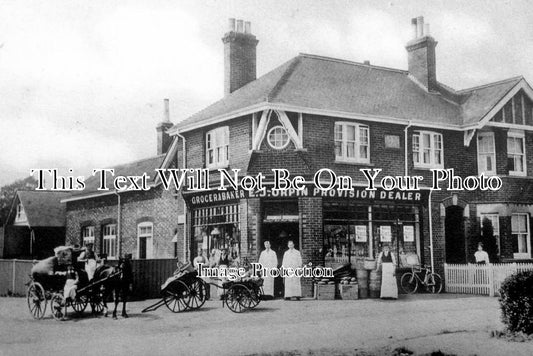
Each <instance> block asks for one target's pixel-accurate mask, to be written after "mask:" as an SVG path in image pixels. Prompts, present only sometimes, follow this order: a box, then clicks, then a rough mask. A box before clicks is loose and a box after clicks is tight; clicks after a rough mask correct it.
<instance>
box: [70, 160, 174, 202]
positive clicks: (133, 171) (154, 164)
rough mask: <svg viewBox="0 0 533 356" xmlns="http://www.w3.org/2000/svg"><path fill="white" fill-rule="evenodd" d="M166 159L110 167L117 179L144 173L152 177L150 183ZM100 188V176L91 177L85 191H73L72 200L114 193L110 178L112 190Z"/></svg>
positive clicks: (86, 183)
mask: <svg viewBox="0 0 533 356" xmlns="http://www.w3.org/2000/svg"><path fill="white" fill-rule="evenodd" d="M164 159H165V154H162V155H158V156H154V157H149V158H144V159H141V160H137V161H134V162H129V163H125V164H119V165H116V166H114V167H109V168H112V169H114V170H115V177H116V176H140V175H142V174H144V173H146V174H147V175H149V176H150V181H151V182H153V180H154V179H155V177H156V174H155V169H157V168H160V167H161V164H162V163H163V160H164ZM99 186H100V176H99V175H98V174H97V175H96V176H91V177H90V178H88V179H87V180H85V189H83V190H78V191H73V192H72V196H71V198H76V199H80V198H84V197H87V198H88V197H89V196H91V197H92V196H95V195H104V194H109V192H113V189H112V188H113V182H112V180H110V179H109V178H108V181H107V186H108V188H110V190H97V189H98V187H99Z"/></svg>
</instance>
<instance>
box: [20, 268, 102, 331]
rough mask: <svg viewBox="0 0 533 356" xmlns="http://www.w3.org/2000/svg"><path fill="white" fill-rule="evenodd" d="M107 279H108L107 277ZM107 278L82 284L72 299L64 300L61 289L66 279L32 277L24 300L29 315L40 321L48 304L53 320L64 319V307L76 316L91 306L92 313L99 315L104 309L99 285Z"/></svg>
mask: <svg viewBox="0 0 533 356" xmlns="http://www.w3.org/2000/svg"><path fill="white" fill-rule="evenodd" d="M107 278H109V277H107ZM107 278H105V279H102V280H97V281H92V282H91V283H88V282H87V283H86V284H85V285H83V284H82V287H81V288H79V289H77V291H76V296H75V298H74V299H71V298H68V299H67V300H65V299H64V295H63V288H64V286H65V280H66V278H65V277H64V276H61V275H51V276H41V277H35V276H34V277H32V280H31V281H30V283H29V285H28V290H27V293H26V299H27V302H28V308H29V310H30V313H31V314H32V315H33V317H34V318H35V319H42V318H44V316H45V313H46V309H47V305H48V302H49V303H50V310H51V313H52V316H53V317H54V318H55V319H58V320H59V319H63V318H64V317H65V312H64V306H65V303H66V304H67V306H70V307H72V309H74V311H75V312H76V313H77V314H82V313H83V312H84V311H85V309H86V308H87V305H90V306H91V310H92V311H93V312H94V313H100V312H102V311H103V309H104V303H103V295H102V291H101V290H100V287H101V285H102V284H103V283H104V282H105V280H107Z"/></svg>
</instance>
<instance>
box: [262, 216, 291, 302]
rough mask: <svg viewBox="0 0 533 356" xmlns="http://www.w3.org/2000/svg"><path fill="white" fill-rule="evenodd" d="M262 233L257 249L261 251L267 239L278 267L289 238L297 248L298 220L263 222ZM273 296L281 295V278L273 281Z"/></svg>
mask: <svg viewBox="0 0 533 356" xmlns="http://www.w3.org/2000/svg"><path fill="white" fill-rule="evenodd" d="M262 230H263V233H262V238H261V241H260V244H261V245H260V248H259V250H260V251H262V250H263V249H264V247H263V241H265V240H269V241H270V245H271V248H272V250H273V251H275V252H276V255H277V257H278V267H279V266H281V262H282V261H283V254H284V253H285V251H287V249H288V247H287V243H288V242H289V240H292V241H294V248H295V249H297V250H299V249H300V248H299V247H300V246H299V240H300V239H299V230H300V225H299V223H298V222H278V223H263V229H262ZM274 297H275V298H278V297H283V279H282V278H281V277H278V278H276V280H275V282H274Z"/></svg>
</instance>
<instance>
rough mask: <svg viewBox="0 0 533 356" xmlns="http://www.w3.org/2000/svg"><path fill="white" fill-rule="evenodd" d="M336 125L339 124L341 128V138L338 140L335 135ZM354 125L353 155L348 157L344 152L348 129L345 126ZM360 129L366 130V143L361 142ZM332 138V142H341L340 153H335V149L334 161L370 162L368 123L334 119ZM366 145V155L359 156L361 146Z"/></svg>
mask: <svg viewBox="0 0 533 356" xmlns="http://www.w3.org/2000/svg"><path fill="white" fill-rule="evenodd" d="M337 126H340V127H341V128H342V138H341V139H340V140H337V138H336V137H335V130H336V129H337ZM349 126H351V127H355V140H354V141H353V142H354V143H355V157H348V155H347V153H346V151H347V150H346V145H347V143H348V139H347V137H348V135H347V134H348V131H347V128H348V127H349ZM361 130H366V136H367V142H366V144H362V143H361ZM333 140H334V143H337V142H340V143H341V155H340V156H338V155H337V150H336V149H335V148H334V149H335V161H336V162H340V163H363V164H364V163H370V127H369V126H368V125H364V124H359V123H356V122H350V121H336V122H335V127H334V133H333ZM362 146H366V148H367V157H366V158H361V147H362Z"/></svg>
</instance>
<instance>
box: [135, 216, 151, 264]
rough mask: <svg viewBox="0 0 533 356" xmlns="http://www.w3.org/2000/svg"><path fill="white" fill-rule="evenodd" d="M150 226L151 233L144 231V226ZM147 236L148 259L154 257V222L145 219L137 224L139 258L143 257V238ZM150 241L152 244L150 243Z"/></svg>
mask: <svg viewBox="0 0 533 356" xmlns="http://www.w3.org/2000/svg"><path fill="white" fill-rule="evenodd" d="M146 227H149V228H150V233H142V232H141V229H142V228H146ZM142 237H145V238H146V259H147V260H148V259H153V258H154V223H152V222H150V221H145V222H142V223H139V224H138V225H137V258H141V248H140V247H141V238H142ZM148 243H150V244H148Z"/></svg>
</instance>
